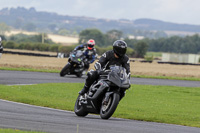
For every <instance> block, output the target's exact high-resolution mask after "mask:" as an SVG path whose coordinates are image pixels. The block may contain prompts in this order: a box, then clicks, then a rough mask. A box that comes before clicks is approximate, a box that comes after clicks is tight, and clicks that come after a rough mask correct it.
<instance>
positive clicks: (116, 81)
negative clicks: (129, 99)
mask: <svg viewBox="0 0 200 133" xmlns="http://www.w3.org/2000/svg"><path fill="white" fill-rule="evenodd" d="M108 80H109V81H111V82H112V83H114V84H115V85H117V86H119V87H121V86H122V83H121V79H120V75H119V74H118V73H116V72H115V71H111V72H110V74H109V75H108Z"/></svg>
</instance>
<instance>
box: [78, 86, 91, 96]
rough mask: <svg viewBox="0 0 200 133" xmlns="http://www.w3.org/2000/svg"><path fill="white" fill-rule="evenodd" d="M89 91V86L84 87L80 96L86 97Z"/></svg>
mask: <svg viewBox="0 0 200 133" xmlns="http://www.w3.org/2000/svg"><path fill="white" fill-rule="evenodd" d="M88 90H89V87H88V86H86V85H85V86H84V87H83V89H82V90H81V91H79V94H80V95H84V94H85V93H87V92H88Z"/></svg>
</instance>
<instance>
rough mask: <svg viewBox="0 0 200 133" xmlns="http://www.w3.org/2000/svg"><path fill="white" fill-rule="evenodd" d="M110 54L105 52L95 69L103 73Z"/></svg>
mask: <svg viewBox="0 0 200 133" xmlns="http://www.w3.org/2000/svg"><path fill="white" fill-rule="evenodd" d="M107 57H108V52H105V53H104V54H103V55H102V56H101V57H100V59H99V61H98V62H96V63H95V65H94V67H95V69H96V70H97V71H101V70H102V68H103V67H104V66H105V65H106V63H107V62H108V59H107Z"/></svg>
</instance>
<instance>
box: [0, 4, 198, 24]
mask: <svg viewBox="0 0 200 133" xmlns="http://www.w3.org/2000/svg"><path fill="white" fill-rule="evenodd" d="M18 6H20V7H26V8H30V7H34V8H35V9H36V10H37V11H48V12H56V13H58V14H60V15H69V16H86V17H95V18H107V19H129V20H135V19H139V18H151V19H157V20H162V21H166V22H174V23H179V24H195V25H200V0H0V9H2V8H5V7H9V8H10V7H18Z"/></svg>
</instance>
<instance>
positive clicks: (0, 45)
mask: <svg viewBox="0 0 200 133" xmlns="http://www.w3.org/2000/svg"><path fill="white" fill-rule="evenodd" d="M1 43H2V39H1V37H0V53H2V52H3V46H2V44H1Z"/></svg>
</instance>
